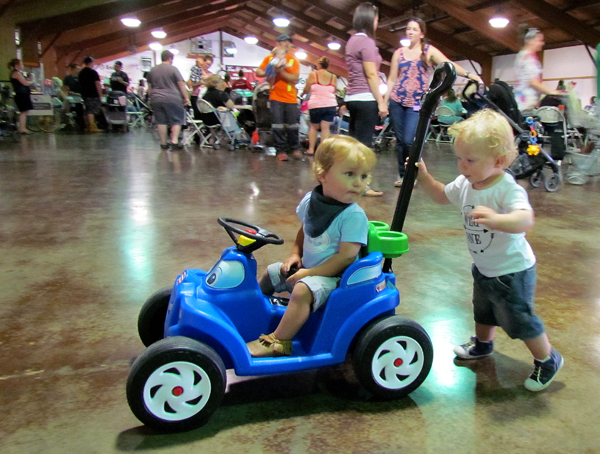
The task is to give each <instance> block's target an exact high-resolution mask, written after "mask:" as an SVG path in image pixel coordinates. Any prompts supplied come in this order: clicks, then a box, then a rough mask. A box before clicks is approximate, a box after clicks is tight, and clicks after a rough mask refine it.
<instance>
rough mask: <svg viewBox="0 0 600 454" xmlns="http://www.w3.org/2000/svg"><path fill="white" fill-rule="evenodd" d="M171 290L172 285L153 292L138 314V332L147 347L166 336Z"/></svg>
mask: <svg viewBox="0 0 600 454" xmlns="http://www.w3.org/2000/svg"><path fill="white" fill-rule="evenodd" d="M171 290H172V287H165V288H163V289H160V290H159V291H157V292H155V293H154V294H152V295H151V296H150V298H148V299H147V300H146V302H145V303H144V305H143V306H142V310H141V311H140V315H138V333H139V335H140V339H141V340H142V343H143V344H144V345H145V346H146V347H149V346H150V345H152V344H153V343H154V342H156V341H159V340H161V339H162V338H163V337H164V332H165V318H166V317H167V309H168V308H169V299H170V298H171Z"/></svg>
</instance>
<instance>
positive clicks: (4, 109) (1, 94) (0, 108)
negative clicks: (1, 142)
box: [0, 84, 21, 142]
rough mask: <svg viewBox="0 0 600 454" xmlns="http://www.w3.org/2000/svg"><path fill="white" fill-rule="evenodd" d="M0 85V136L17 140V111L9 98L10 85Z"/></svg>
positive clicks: (18, 138)
mask: <svg viewBox="0 0 600 454" xmlns="http://www.w3.org/2000/svg"><path fill="white" fill-rule="evenodd" d="M0 87H1V88H0V138H2V139H11V140H14V141H15V142H18V141H19V140H20V139H21V134H19V129H18V128H17V122H16V116H17V112H16V109H15V107H14V105H13V103H12V101H11V98H10V87H9V86H8V85H2V84H0Z"/></svg>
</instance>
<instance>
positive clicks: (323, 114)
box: [308, 107, 337, 124]
mask: <svg viewBox="0 0 600 454" xmlns="http://www.w3.org/2000/svg"><path fill="white" fill-rule="evenodd" d="M336 110H337V109H336V108H335V107H319V108H317V109H310V110H309V111H308V114H309V116H310V122H311V123H312V124H320V123H321V122H322V121H327V122H329V123H331V122H332V121H333V117H335V111H336Z"/></svg>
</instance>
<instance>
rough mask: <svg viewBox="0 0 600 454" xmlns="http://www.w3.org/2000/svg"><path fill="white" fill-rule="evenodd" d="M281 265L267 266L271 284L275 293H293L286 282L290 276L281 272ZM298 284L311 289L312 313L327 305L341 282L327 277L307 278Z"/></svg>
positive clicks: (335, 278) (338, 279) (272, 264)
mask: <svg viewBox="0 0 600 454" xmlns="http://www.w3.org/2000/svg"><path fill="white" fill-rule="evenodd" d="M281 265H282V263H281V262H277V263H271V264H270V265H269V266H267V272H268V273H269V277H270V278H271V284H273V288H274V289H275V293H281V292H290V293H291V292H292V290H293V287H292V286H290V285H289V284H287V283H286V282H285V281H286V279H287V277H288V276H286V275H285V274H283V273H282V272H281ZM298 282H302V283H303V284H304V285H306V286H307V287H308V288H309V289H310V291H311V293H312V295H313V304H312V311H313V312H314V311H316V310H317V309H319V308H320V307H321V306H323V305H325V303H326V302H327V298H329V294H330V293H331V292H333V291H334V290H335V289H336V288H337V286H338V284H339V282H340V278H339V277H325V276H307V277H305V278H302V279H300V280H299V281H298Z"/></svg>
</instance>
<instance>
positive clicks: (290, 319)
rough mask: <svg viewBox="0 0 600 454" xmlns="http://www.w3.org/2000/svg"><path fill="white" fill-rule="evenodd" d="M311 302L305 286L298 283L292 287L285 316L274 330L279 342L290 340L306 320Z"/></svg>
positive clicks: (310, 293) (310, 295)
mask: <svg viewBox="0 0 600 454" xmlns="http://www.w3.org/2000/svg"><path fill="white" fill-rule="evenodd" d="M312 302H313V296H312V292H311V291H310V289H309V288H308V287H307V286H306V284H303V283H302V282H298V283H297V284H296V285H295V286H294V290H293V291H292V295H291V298H290V302H289V303H288V307H287V309H286V310H285V314H283V317H282V319H281V321H280V322H279V326H277V328H276V329H275V332H274V334H275V337H276V338H277V339H281V340H290V339H292V337H294V336H295V335H296V333H297V332H298V331H299V330H300V328H302V325H304V323H305V322H306V320H307V319H308V316H309V315H310V307H311V305H312Z"/></svg>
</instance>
